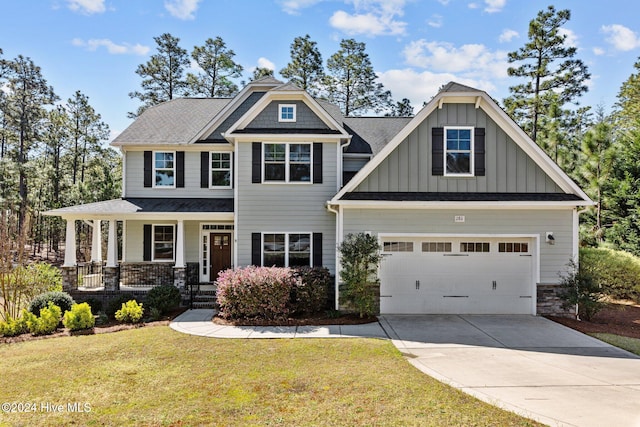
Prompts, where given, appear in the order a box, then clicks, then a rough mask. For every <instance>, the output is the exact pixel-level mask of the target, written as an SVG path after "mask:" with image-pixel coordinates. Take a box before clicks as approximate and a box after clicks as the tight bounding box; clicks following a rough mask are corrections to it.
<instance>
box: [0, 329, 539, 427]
mask: <svg viewBox="0 0 640 427" xmlns="http://www.w3.org/2000/svg"><path fill="white" fill-rule="evenodd" d="M0 366H1V369H2V387H0V402H9V403H12V402H15V404H14V405H12V406H13V408H11V407H10V409H22V410H23V411H25V410H27V409H29V410H30V412H22V413H6V412H5V413H1V414H0V425H4V423H5V422H6V423H7V424H9V425H181V426H186V425H225V426H234V425H237V426H246V425H322V426H326V425H340V426H342V425H403V426H404V425H419V426H429V425H434V426H460V425H465V426H472V425H473V426H485V425H486V426H489V425H492V426H510V425H512V426H523V425H538V424H536V423H534V422H532V421H530V420H527V419H525V418H521V417H519V416H517V415H515V414H512V413H510V412H505V411H502V410H500V409H498V408H495V407H493V406H491V405H488V404H486V403H483V402H480V401H479V400H476V399H474V398H473V397H471V396H469V395H466V394H464V393H462V392H460V391H458V390H455V389H453V388H451V387H449V386H446V385H444V384H442V383H439V382H437V381H435V380H434V379H432V378H430V377H428V376H427V375H425V374H423V373H421V372H419V371H418V370H416V369H415V368H413V367H412V366H411V365H409V364H408V363H407V362H406V360H404V358H403V357H402V356H401V354H400V353H399V352H398V350H397V349H396V348H395V347H394V346H393V344H392V343H391V342H390V341H386V340H375V339H295V340H286V339H276V340H260V339H254V340H224V339H212V338H203V337H195V336H189V335H184V334H180V333H178V332H175V331H173V330H171V329H170V328H168V327H166V326H158V327H145V328H139V329H133V330H129V331H123V332H118V333H112V334H103V335H88V336H76V337H63V338H55V339H47V340H41V341H31V342H24V343H17V344H2V345H0ZM20 404H21V406H19V405H20ZM69 404H70V406H69ZM58 405H60V406H58ZM2 408H3V410H6V406H5V405H3V407H2ZM60 408H63V409H62V410H61V411H56V412H53V410H55V409H60ZM71 410H76V411H78V410H82V411H84V412H71Z"/></svg>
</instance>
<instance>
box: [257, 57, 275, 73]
mask: <svg viewBox="0 0 640 427" xmlns="http://www.w3.org/2000/svg"><path fill="white" fill-rule="evenodd" d="M258 67H259V68H268V69H270V70H275V69H276V65H275V64H274V63H273V62H271V61H269V60H268V59H267V58H264V57H260V58H258Z"/></svg>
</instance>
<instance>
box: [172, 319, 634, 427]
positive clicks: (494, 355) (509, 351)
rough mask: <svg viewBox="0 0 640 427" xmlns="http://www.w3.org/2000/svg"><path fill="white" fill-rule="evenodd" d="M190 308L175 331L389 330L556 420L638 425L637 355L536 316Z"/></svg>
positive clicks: (437, 362)
mask: <svg viewBox="0 0 640 427" xmlns="http://www.w3.org/2000/svg"><path fill="white" fill-rule="evenodd" d="M213 315H214V311H213V310H189V311H187V312H185V313H183V314H182V315H180V316H179V317H177V318H176V319H175V320H174V321H173V322H172V323H171V328H173V329H175V330H176V331H180V332H184V333H188V334H193V335H200V336H206V337H216V338H352V337H372V338H387V339H391V340H392V342H393V344H394V345H395V346H396V347H397V348H398V349H399V350H400V351H401V352H402V353H403V354H404V355H405V356H406V357H407V359H408V360H409V362H410V363H411V364H413V365H414V366H415V367H416V368H418V369H419V370H421V371H422V372H424V373H426V374H428V375H430V376H432V377H434V378H436V379H438V380H439V381H442V382H444V383H447V384H449V385H452V386H454V387H456V388H458V389H461V390H463V391H465V392H466V393H469V394H471V395H473V396H475V397H477V398H479V399H481V400H483V401H485V402H488V403H490V404H492V405H496V406H499V407H501V408H504V409H507V410H510V411H513V412H516V413H518V414H521V415H523V416H525V417H528V418H532V419H535V420H537V421H540V422H542V423H545V424H548V425H551V426H580V427H591V426H594V427H596V426H597V427H600V426H616V427H640V357H637V356H635V355H633V354H631V353H628V352H626V351H623V350H620V349H618V348H616V347H613V346H610V345H608V344H606V343H603V342H602V341H598V340H596V339H594V338H591V337H589V336H587V335H584V334H581V333H579V332H577V331H574V330H572V329H570V328H566V327H564V326H562V325H559V324H557V323H555V322H552V321H550V320H547V319H545V318H542V317H536V316H471V315H469V316H456V315H421V316H408V315H407V316H391V315H385V316H381V317H380V321H379V322H375V323H369V324H365V325H348V326H345V325H342V326H341V325H331V326H300V327H295V326H290V327H286V326H283V327H268V326H258V327H234V326H222V325H216V324H214V323H213V322H211V318H212V317H213Z"/></svg>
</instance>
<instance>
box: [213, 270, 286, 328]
mask: <svg viewBox="0 0 640 427" xmlns="http://www.w3.org/2000/svg"><path fill="white" fill-rule="evenodd" d="M298 282H299V279H297V278H295V277H293V274H292V271H291V269H289V268H279V267H255V266H249V267H245V268H238V269H235V270H225V271H223V272H221V273H220V275H219V276H218V290H217V292H216V295H217V298H218V304H219V305H220V316H221V317H225V318H234V319H240V318H247V319H251V318H262V319H282V318H286V317H287V316H288V315H289V312H290V308H289V299H290V296H291V291H292V289H293V288H294V287H295V286H297V283H298Z"/></svg>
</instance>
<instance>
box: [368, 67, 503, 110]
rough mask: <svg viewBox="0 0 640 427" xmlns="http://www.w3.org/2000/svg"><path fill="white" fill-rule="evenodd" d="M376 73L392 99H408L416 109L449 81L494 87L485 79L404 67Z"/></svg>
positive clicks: (484, 87)
mask: <svg viewBox="0 0 640 427" xmlns="http://www.w3.org/2000/svg"><path fill="white" fill-rule="evenodd" d="M377 74H378V80H379V81H380V83H382V84H383V85H384V87H385V88H386V89H389V90H390V91H391V92H392V93H393V97H394V99H402V98H408V99H410V100H411V105H413V107H414V108H415V109H416V111H417V110H419V109H420V108H422V103H423V102H424V101H427V102H428V101H430V100H431V98H432V97H433V96H434V95H436V94H437V93H438V89H440V87H442V86H443V85H445V84H447V83H449V82H450V81H455V82H458V83H461V84H464V85H467V86H470V87H475V88H477V89H481V90H484V91H486V92H488V93H492V92H494V91H495V89H496V88H495V86H494V85H493V84H492V83H491V82H489V81H487V80H482V79H472V78H465V77H461V76H459V75H455V74H452V73H433V72H431V71H422V72H418V71H416V70H413V69H410V68H405V69H402V70H388V71H385V72H382V73H377Z"/></svg>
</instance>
